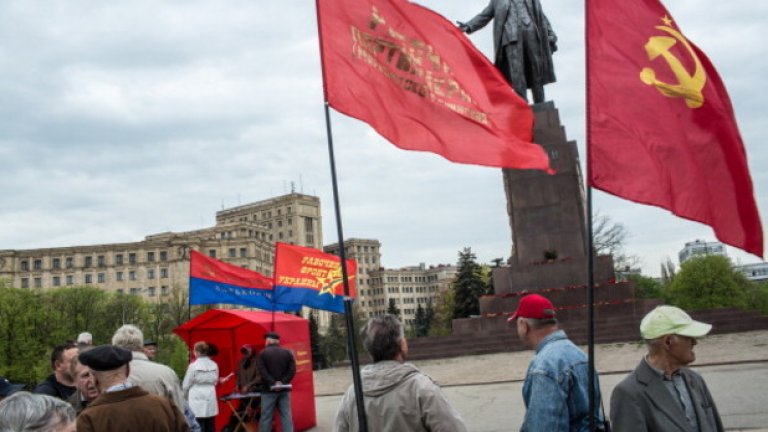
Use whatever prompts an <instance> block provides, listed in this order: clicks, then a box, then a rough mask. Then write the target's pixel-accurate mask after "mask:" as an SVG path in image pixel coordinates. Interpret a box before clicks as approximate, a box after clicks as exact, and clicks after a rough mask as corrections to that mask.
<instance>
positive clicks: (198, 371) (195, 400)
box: [182, 341, 230, 432]
mask: <svg viewBox="0 0 768 432" xmlns="http://www.w3.org/2000/svg"><path fill="white" fill-rule="evenodd" d="M217 353H218V350H217V349H216V346H215V345H211V344H208V343H207V342H203V341H200V342H197V343H196V344H195V346H194V356H195V361H193V362H192V363H190V364H189V367H188V368H187V373H186V374H185V375H184V382H183V384H182V390H184V396H185V397H186V398H187V401H188V402H189V406H190V408H191V409H192V412H193V413H194V414H195V417H196V418H197V423H198V424H200V429H202V432H214V431H215V427H214V420H215V418H216V415H217V414H218V413H219V405H218V403H217V400H216V385H217V384H219V383H221V382H224V381H226V380H227V379H229V378H230V377H226V378H222V379H219V366H218V365H217V364H216V362H214V361H213V360H211V358H210V357H211V356H213V355H216V354H217Z"/></svg>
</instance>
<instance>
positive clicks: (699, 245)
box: [677, 240, 728, 264]
mask: <svg viewBox="0 0 768 432" xmlns="http://www.w3.org/2000/svg"><path fill="white" fill-rule="evenodd" d="M696 255H722V256H728V253H727V252H726V250H725V245H724V244H722V243H720V242H706V241H703V240H696V241H692V242H688V243H686V244H685V247H684V248H683V250H681V251H680V253H678V254H677V257H678V259H679V260H680V264H682V263H684V262H685V261H687V260H689V259H690V258H691V257H693V256H696Z"/></svg>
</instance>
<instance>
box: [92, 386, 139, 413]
mask: <svg viewBox="0 0 768 432" xmlns="http://www.w3.org/2000/svg"><path fill="white" fill-rule="evenodd" d="M148 394H149V393H147V392H146V390H144V389H142V388H141V387H139V386H135V387H131V388H128V389H125V390H120V391H116V392H112V393H102V394H100V395H99V396H98V397H97V398H96V399H94V400H92V401H91V403H89V404H88V408H93V407H97V406H100V405H108V404H112V403H116V402H123V401H126V400H128V399H134V398H137V397H141V396H145V395H148Z"/></svg>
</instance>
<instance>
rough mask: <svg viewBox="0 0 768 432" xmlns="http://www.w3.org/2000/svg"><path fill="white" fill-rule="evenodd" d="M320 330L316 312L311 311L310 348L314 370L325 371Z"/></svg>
mask: <svg viewBox="0 0 768 432" xmlns="http://www.w3.org/2000/svg"><path fill="white" fill-rule="evenodd" d="M321 339H322V337H321V336H320V330H319V326H318V325H317V318H315V312H314V311H313V310H311V309H310V311H309V347H310V349H311V350H312V370H318V369H323V368H325V366H326V361H325V356H324V355H323V352H322V351H321V349H320V345H321Z"/></svg>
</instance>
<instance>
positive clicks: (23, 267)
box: [21, 261, 29, 271]
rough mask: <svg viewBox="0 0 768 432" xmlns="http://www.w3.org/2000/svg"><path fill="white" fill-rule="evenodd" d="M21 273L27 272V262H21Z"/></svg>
mask: <svg viewBox="0 0 768 432" xmlns="http://www.w3.org/2000/svg"><path fill="white" fill-rule="evenodd" d="M21 271H29V261H22V262H21Z"/></svg>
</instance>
